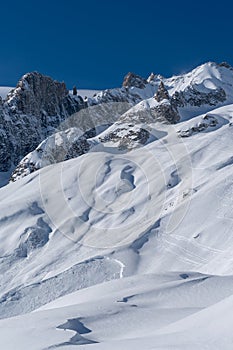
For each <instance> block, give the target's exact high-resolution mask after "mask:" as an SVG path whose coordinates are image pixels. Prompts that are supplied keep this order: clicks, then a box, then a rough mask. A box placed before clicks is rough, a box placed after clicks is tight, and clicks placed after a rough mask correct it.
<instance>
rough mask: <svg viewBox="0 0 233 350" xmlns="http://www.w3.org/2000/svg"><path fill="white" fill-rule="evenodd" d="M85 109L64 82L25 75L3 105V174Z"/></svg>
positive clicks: (0, 135)
mask: <svg viewBox="0 0 233 350" xmlns="http://www.w3.org/2000/svg"><path fill="white" fill-rule="evenodd" d="M84 107H85V103H84V102H83V100H82V99H81V98H79V97H76V98H72V97H71V96H70V95H69V93H68V90H67V89H66V86H65V84H64V83H59V82H57V81H54V80H52V79H51V78H49V77H46V76H43V75H42V74H39V73H37V72H33V73H29V74H26V75H24V76H23V77H22V79H21V80H20V81H19V83H18V85H17V87H16V89H14V90H13V91H12V92H10V93H9V94H8V96H7V98H6V100H5V101H4V102H1V104H0V145H1V148H0V171H7V170H8V169H9V168H10V167H11V166H12V165H17V163H18V162H19V161H20V160H21V159H22V157H23V156H24V155H26V154H27V153H29V152H30V151H32V150H33V149H35V148H36V146H37V145H38V144H39V143H40V142H41V141H42V140H43V139H45V138H46V137H47V136H48V135H50V134H52V133H53V132H54V131H55V130H56V128H57V127H58V126H59V125H60V123H61V122H62V121H63V120H65V119H66V118H67V117H68V116H70V115H71V114H73V113H75V112H77V111H79V110H80V109H82V108H84Z"/></svg>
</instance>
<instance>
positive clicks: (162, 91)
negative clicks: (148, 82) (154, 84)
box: [155, 80, 170, 102]
mask: <svg viewBox="0 0 233 350" xmlns="http://www.w3.org/2000/svg"><path fill="white" fill-rule="evenodd" d="M155 99H156V101H157V102H161V101H162V100H169V99H170V97H169V93H168V91H167V89H166V88H165V86H164V83H163V82H162V80H161V82H160V84H159V87H158V90H157V92H156V94H155Z"/></svg>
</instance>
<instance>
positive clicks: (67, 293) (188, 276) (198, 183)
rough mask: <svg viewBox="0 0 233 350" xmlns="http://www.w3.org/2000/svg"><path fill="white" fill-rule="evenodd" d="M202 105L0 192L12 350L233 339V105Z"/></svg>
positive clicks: (5, 313)
mask: <svg viewBox="0 0 233 350" xmlns="http://www.w3.org/2000/svg"><path fill="white" fill-rule="evenodd" d="M207 73H208V72H205V76H207V75H208V74H207ZM200 74H202V73H200ZM211 74H212V73H211ZM216 74H217V73H216ZM211 79H212V78H211ZM216 79H218V77H216ZM197 83H198V80H197ZM212 83H213V84H215V83H216V81H215V80H214V79H212ZM171 84H172V83H171ZM206 88H208V89H211V84H210V83H207V86H206ZM229 94H230V92H229ZM229 96H230V95H229ZM230 98H231V97H229V100H230ZM145 103H146V102H145ZM147 103H150V101H149V102H147ZM139 108H140V106H139ZM191 112H192V113H193V114H194V110H191ZM199 112H200V113H199V114H195V115H192V118H189V119H187V118H185V117H184V118H183V121H181V122H179V123H178V124H176V125H166V124H161V123H156V124H154V125H151V126H150V127H151V129H150V130H151V132H152V133H154V136H155V138H154V139H152V142H149V143H148V144H147V145H145V146H143V147H141V148H137V149H134V150H132V151H131V152H125V153H122V152H118V151H117V149H116V147H115V148H114V145H112V147H111V142H110V143H109V144H107V145H105V146H104V145H103V147H102V148H98V147H97V148H95V147H94V148H93V150H92V152H90V153H88V154H85V155H83V156H81V157H79V158H76V159H72V160H69V161H66V162H62V163H58V164H55V165H51V166H48V167H45V168H43V169H41V170H40V171H37V172H35V173H33V174H31V175H29V176H26V177H25V178H23V179H21V180H19V181H17V182H15V183H11V184H9V185H7V186H5V187H3V188H1V189H0V196H1V202H0V232H1V241H0V243H1V244H0V264H1V265H0V269H1V276H0V278H1V280H0V316H1V320H0V349H4V350H5V349H6V350H15V349H17V350H31V349H33V350H37V349H38V350H39V349H40V350H42V349H43V350H45V349H56V348H57V349H71V348H72V349H93V350H95V349H96V350H98V349H99V350H110V349H112V350H119V349H125V350H126V349H127V350H131V349H132V350H149V349H156V350H162V349H166V350H168V349H169V350H170V349H182V350H183V349H186V350H196V349H209V350H213V349H216V350H222V349H223V350H228V349H229V350H230V349H232V344H233V333H232V327H233V316H232V307H233V299H232V294H233V235H232V232H233V203H232V202H233V167H232V165H233V155H232V149H233V137H232V133H233V126H232V117H233V105H232V104H230V103H228V104H227V105H226V106H223V107H217V108H216V107H213V108H211V111H209V113H208V115H209V119H207V120H206V119H203V118H204V117H205V115H204V114H202V112H203V111H202V110H201V111H199ZM213 118H214V120H215V123H214V124H211V121H212V120H213ZM186 119H187V120H186ZM203 120H205V122H206V127H205V128H204V129H203V130H201V131H199V132H198V131H195V130H196V129H197V128H198V127H200V124H201V123H203Z"/></svg>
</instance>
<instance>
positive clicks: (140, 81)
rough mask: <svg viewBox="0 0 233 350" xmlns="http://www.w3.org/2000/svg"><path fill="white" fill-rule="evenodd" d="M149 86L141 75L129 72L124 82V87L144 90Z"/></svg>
mask: <svg viewBox="0 0 233 350" xmlns="http://www.w3.org/2000/svg"><path fill="white" fill-rule="evenodd" d="M146 84H147V81H146V79H144V78H142V77H140V75H137V74H134V73H131V72H129V73H128V74H127V75H126V76H125V78H124V81H123V86H124V87H137V88H139V89H143V88H144V87H145V86H146Z"/></svg>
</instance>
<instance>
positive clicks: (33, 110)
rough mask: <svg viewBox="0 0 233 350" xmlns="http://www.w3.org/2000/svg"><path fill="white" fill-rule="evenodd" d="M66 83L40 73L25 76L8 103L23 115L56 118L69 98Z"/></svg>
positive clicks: (9, 95)
mask: <svg viewBox="0 0 233 350" xmlns="http://www.w3.org/2000/svg"><path fill="white" fill-rule="evenodd" d="M68 93H69V92H68V90H67V89H66V85H65V84H64V83H60V82H58V81H56V80H53V79H52V78H50V77H48V76H45V75H42V74H40V73H38V72H32V73H28V74H26V75H24V76H23V77H22V78H21V79H20V80H19V82H18V84H17V86H16V89H14V90H13V91H12V92H10V93H9V94H8V96H7V100H6V102H7V103H8V104H9V105H10V106H14V109H15V110H16V111H18V112H21V113H23V114H32V115H35V116H39V115H41V114H46V115H48V116H54V115H57V114H60V113H61V108H60V107H61V104H62V103H63V102H64V99H65V98H66V97H67V96H68Z"/></svg>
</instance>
